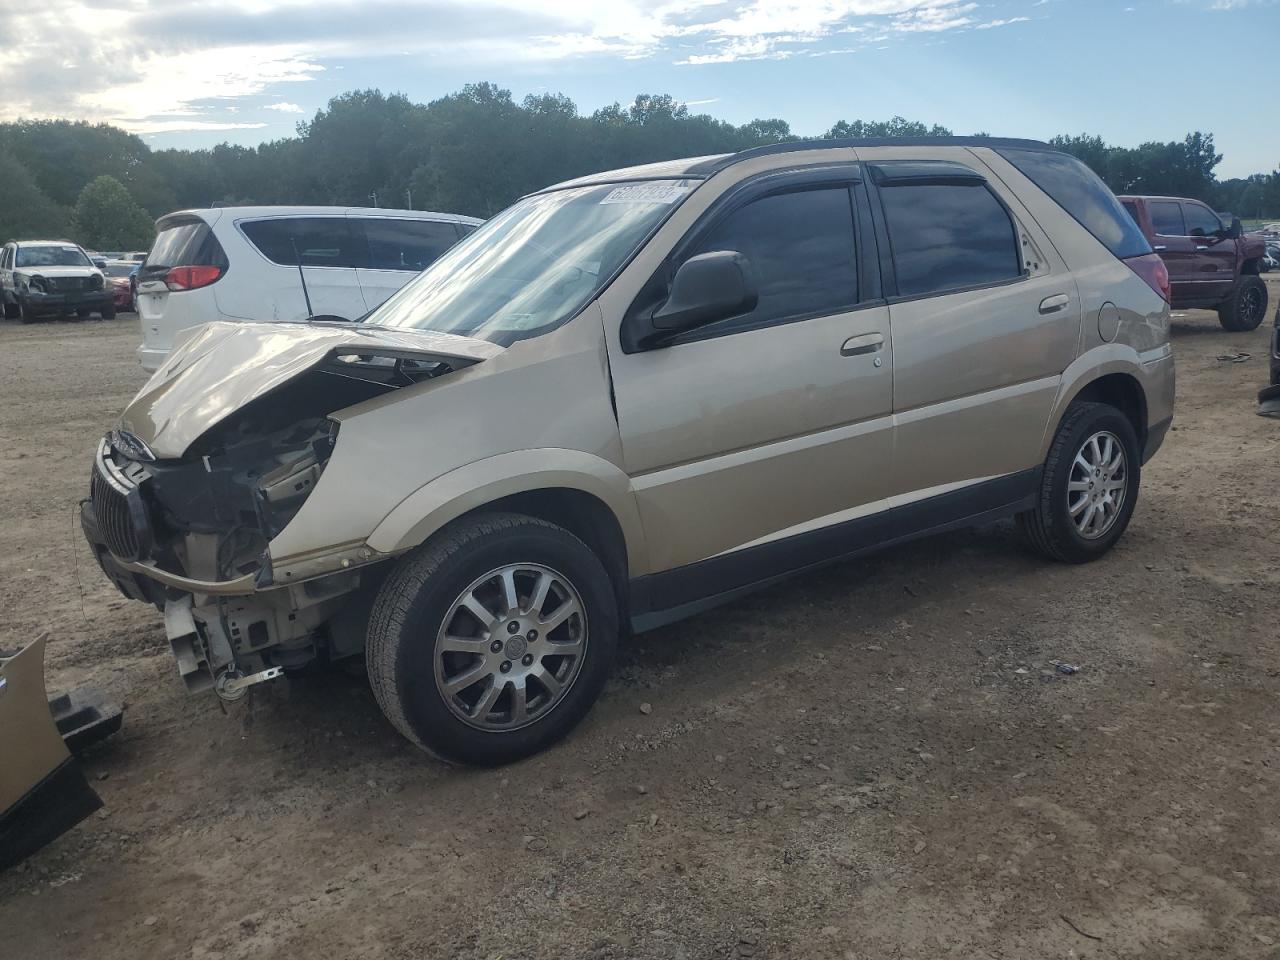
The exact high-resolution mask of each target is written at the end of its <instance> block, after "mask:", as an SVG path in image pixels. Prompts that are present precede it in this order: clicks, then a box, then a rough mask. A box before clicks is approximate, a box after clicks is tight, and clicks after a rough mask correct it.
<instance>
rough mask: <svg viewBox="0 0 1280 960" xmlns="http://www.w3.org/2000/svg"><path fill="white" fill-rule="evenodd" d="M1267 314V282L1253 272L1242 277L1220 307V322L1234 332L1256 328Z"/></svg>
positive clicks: (1244, 331)
mask: <svg viewBox="0 0 1280 960" xmlns="http://www.w3.org/2000/svg"><path fill="white" fill-rule="evenodd" d="M1266 315H1267V284H1266V282H1265V281H1264V280H1263V279H1262V278H1261V277H1258V276H1254V275H1253V274H1248V275H1246V276H1243V277H1241V278H1240V282H1239V283H1237V284H1236V286H1235V289H1234V290H1232V291H1231V296H1230V297H1229V298H1228V299H1227V301H1226V302H1225V303H1224V304H1223V305H1222V306H1220V307H1218V322H1219V323H1220V324H1222V329H1223V330H1229V331H1231V332H1232V333H1247V332H1248V331H1250V330H1256V329H1257V328H1258V324H1260V323H1261V322H1262V318H1263V317H1265V316H1266Z"/></svg>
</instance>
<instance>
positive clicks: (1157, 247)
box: [1151, 243, 1169, 250]
mask: <svg viewBox="0 0 1280 960" xmlns="http://www.w3.org/2000/svg"><path fill="white" fill-rule="evenodd" d="M1151 249H1152V250H1168V249H1169V248H1168V247H1166V246H1165V245H1164V244H1163V243H1157V244H1156V245H1155V246H1154V247H1152V248H1151Z"/></svg>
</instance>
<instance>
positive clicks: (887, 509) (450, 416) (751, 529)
mask: <svg viewBox="0 0 1280 960" xmlns="http://www.w3.org/2000/svg"><path fill="white" fill-rule="evenodd" d="M1168 297H1169V285H1168V274H1167V273H1166V272H1165V268H1164V265H1163V263H1162V262H1161V261H1160V258H1159V257H1157V256H1156V255H1155V254H1153V253H1152V251H1151V247H1150V246H1149V245H1148V243H1147V240H1146V239H1145V237H1144V236H1143V234H1142V232H1141V231H1140V230H1139V229H1138V227H1137V225H1136V224H1135V223H1134V222H1133V220H1132V219H1131V218H1130V217H1129V216H1128V214H1127V213H1126V212H1125V211H1124V209H1123V208H1122V207H1121V206H1120V204H1119V203H1118V202H1117V201H1116V199H1115V197H1114V196H1112V194H1111V193H1110V192H1109V191H1108V190H1107V188H1106V187H1105V186H1104V185H1103V184H1102V182H1101V181H1100V180H1098V178H1097V177H1095V176H1094V175H1093V174H1092V173H1090V172H1089V170H1088V169H1087V168H1086V167H1085V166H1084V165H1082V164H1081V163H1080V162H1078V161H1077V160H1075V159H1073V158H1071V157H1069V156H1066V155H1064V154H1061V153H1058V152H1055V151H1053V150H1052V149H1050V148H1049V147H1047V146H1045V145H1044V144H1041V143H1034V142H1030V141H1022V140H994V139H986V138H973V139H951V138H947V139H926V140H899V141H867V140H863V141H839V140H832V141H821V142H801V143H789V144H780V145H776V146H769V147H763V148H759V149H755V150H748V151H746V152H743V153H738V154H734V155H731V156H715V157H699V158H695V159H690V160H676V161H671V162H667V163H659V164H652V165H649V166H643V167H634V168H630V169H626V170H614V171H610V172H607V173H600V174H596V175H594V176H590V177H583V178H581V179H578V180H573V181H570V182H567V183H562V184H559V185H557V186H553V187H548V188H547V189H545V190H543V191H540V192H539V193H536V194H532V195H531V196H528V197H525V198H524V199H522V200H520V201H519V202H517V203H515V204H514V205H512V206H511V207H509V208H508V209H507V210H505V211H503V212H502V213H500V214H498V215H497V216H495V217H494V218H493V219H491V220H489V221H488V222H487V223H485V224H484V225H483V226H482V227H480V228H479V229H478V230H477V231H476V232H475V233H473V234H472V235H471V236H470V237H468V238H467V239H465V240H464V241H462V242H461V243H459V244H458V245H457V246H456V247H454V248H453V249H452V250H450V251H449V252H448V253H447V254H445V255H444V256H443V257H441V258H440V259H439V260H438V261H436V263H434V264H433V265H432V266H431V267H430V268H428V269H427V270H426V271H425V272H424V273H422V274H420V275H419V276H418V277H417V278H416V279H415V280H413V281H412V282H410V283H409V284H408V285H407V286H405V287H404V288H403V289H401V290H400V291H399V292H398V293H397V294H395V295H394V296H392V297H391V299H390V300H388V301H387V302H386V303H385V304H384V305H383V306H381V307H379V308H378V309H377V310H375V311H374V312H373V313H372V314H371V315H370V316H368V317H367V318H366V319H365V320H364V322H359V323H350V322H340V321H337V320H326V319H325V318H323V317H314V318H312V319H311V320H310V321H308V322H305V323H272V324H250V323H230V322H218V323H210V324H207V325H205V326H203V327H199V328H197V329H195V330H192V331H190V332H189V333H188V334H187V335H186V336H185V338H184V339H182V340H181V341H180V342H179V343H178V344H177V345H176V346H175V349H174V351H173V353H172V354H171V356H170V357H169V358H168V359H167V360H166V362H165V364H164V365H163V366H162V367H161V369H160V370H158V371H157V372H156V374H155V375H154V377H153V378H152V379H151V381H150V382H149V383H147V385H146V386H145V387H144V388H143V389H142V390H141V392H139V394H138V396H137V397H136V398H135V399H134V400H133V402H132V403H131V404H130V405H129V407H128V408H127V409H126V410H125V411H124V414H123V415H122V417H121V419H120V423H119V426H118V428H117V429H116V430H113V431H112V432H111V433H110V434H109V435H108V436H107V437H106V438H105V439H104V440H103V441H102V443H101V444H100V445H99V448H98V451H97V456H96V462H95V464H94V467H93V473H92V489H91V498H90V500H89V501H88V502H87V504H86V507H85V509H84V511H83V514H82V518H83V524H84V528H85V532H86V535H87V536H88V539H89V541H90V543H91V544H93V546H94V549H95V551H96V553H97V556H98V558H99V560H100V562H101V564H102V567H103V569H104V570H105V571H106V573H107V575H108V576H109V577H111V579H112V580H114V581H115V582H116V584H117V585H118V586H119V587H120V589H121V590H122V591H123V592H124V593H125V594H126V596H130V597H134V598H137V599H140V600H146V601H150V602H152V603H155V604H156V605H157V606H158V607H160V608H161V609H162V610H163V612H164V620H165V625H166V628H167V630H168V634H169V638H170V640H171V642H172V645H173V650H174V653H175V655H176V657H177V661H178V665H179V670H180V672H181V674H182V675H183V677H184V678H186V680H187V682H188V684H189V685H190V686H191V687H193V688H201V687H210V686H212V687H213V688H214V689H215V690H216V691H217V692H218V693H219V694H220V695H221V696H223V697H225V698H228V699H234V698H237V697H240V696H243V695H244V693H245V691H246V690H247V689H248V687H249V686H251V685H252V684H254V683H258V682H262V681H265V680H270V679H272V678H274V677H276V676H278V675H279V674H281V673H290V672H293V671H294V670H296V669H299V668H301V667H303V666H305V665H306V664H308V663H309V662H311V661H313V660H316V659H324V660H335V659H339V658H343V657H352V656H357V655H360V654H362V653H363V655H364V657H365V658H366V662H367V666H368V673H369V677H370V681H371V683H372V685H373V689H374V692H375V693H376V695H377V698H378V701H379V703H380V704H381V705H382V708H383V710H384V711H385V712H386V714H387V716H388V717H389V718H390V720H391V721H392V723H394V724H395V726H396V727H397V728H398V729H399V730H400V731H401V732H402V733H403V734H404V735H405V736H406V737H408V738H409V739H410V740H412V741H414V742H415V743H417V744H419V745H420V746H422V747H424V748H426V749H428V750H430V751H431V752H432V753H435V754H437V755H439V756H441V757H444V758H447V759H450V760H455V761H465V762H472V763H479V764H495V763H503V762H506V761H510V760H514V759H517V758H519V757H523V756H526V755H528V754H530V753H532V752H534V751H536V750H539V749H541V748H543V747H545V746H547V745H548V744H550V743H552V742H554V741H555V740H557V739H559V738H560V737H562V736H564V735H565V733H567V732H568V731H569V729H570V728H571V727H573V725H574V724H575V723H577V722H578V721H579V720H580V719H581V718H582V717H583V715H584V714H585V713H586V712H587V710H588V709H589V708H590V707H591V704H592V702H593V701H594V700H595V699H596V697H597V696H598V695H599V693H600V690H601V688H602V686H603V685H604V682H605V677H606V673H607V671H608V669H609V663H610V660H611V658H612V656H613V653H614V650H615V648H616V646H617V644H618V638H619V636H620V635H622V634H623V633H625V632H627V631H639V630H645V629H648V628H652V627H654V626H657V625H660V624H665V623H669V622H671V621H673V620H676V619H679V618H681V617H685V616H689V615H690V614H694V613H697V612H698V611H701V610H705V609H707V608H709V607H711V606H713V605H715V604H717V603H719V602H722V601H724V600H725V599H726V598H729V597H731V596H733V595H735V594H738V593H740V592H742V591H744V590H749V589H751V588H753V587H756V586H759V585H761V584H765V583H769V582H772V581H774V580H777V579H778V578H780V577H783V576H786V575H788V574H792V573H796V572H799V571H803V570H806V569H809V568H811V567H814V566H815V565H817V564H821V563H826V562H829V561H832V560H838V559H842V558H847V557H852V556H856V555H859V554H863V553H866V552H868V551H870V550H873V549H875V548H877V547H881V546H884V545H886V544H890V543H899V542H902V541H904V540H908V539H910V538H913V537H919V536H923V535H927V534H930V533H933V532H936V531H939V530H944V529H950V528H954V527H958V526H963V525H968V524H975V523H983V522H987V521H990V520H994V519H996V518H1000V517H1015V518H1016V520H1017V524H1018V527H1019V528H1020V529H1021V530H1022V532H1023V533H1024V534H1025V535H1026V538H1027V540H1028V541H1029V542H1030V543H1031V544H1032V545H1033V546H1034V547H1035V548H1036V549H1037V550H1038V551H1039V552H1040V553H1042V554H1044V555H1046V556H1048V557H1050V558H1053V559H1055V560H1060V561H1066V562H1071V563H1079V562H1083V561H1087V560H1092V559H1094V558H1096V557H1099V556H1101V555H1102V554H1104V553H1106V552H1107V550H1109V549H1110V547H1111V546H1112V545H1113V544H1114V543H1115V542H1116V540H1117V539H1118V538H1119V537H1120V536H1121V534H1122V533H1123V532H1124V529H1125V527H1126V525H1127V524H1128V522H1129V518H1130V516H1131V515H1132V513H1133V509H1134V504H1135V501H1136V500H1137V497H1138V485H1139V475H1140V471H1141V468H1142V465H1143V464H1144V463H1145V462H1146V461H1147V459H1148V458H1150V457H1151V456H1152V454H1154V453H1155V451H1156V449H1157V448H1158V447H1159V446H1160V444H1161V441H1162V440H1163V438H1164V436H1165V432H1166V431H1167V430H1168V428H1169V424H1170V422H1171V420H1172V416H1173V396H1174V370H1173V357H1172V353H1171V350H1170V345H1169V306H1168Z"/></svg>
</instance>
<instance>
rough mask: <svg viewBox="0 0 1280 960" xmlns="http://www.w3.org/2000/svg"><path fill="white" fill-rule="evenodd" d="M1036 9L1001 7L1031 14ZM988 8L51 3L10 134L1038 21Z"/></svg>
mask: <svg viewBox="0 0 1280 960" xmlns="http://www.w3.org/2000/svg"><path fill="white" fill-rule="evenodd" d="M1027 2H1028V0H998V3H999V4H1003V5H1005V6H1008V5H1011V4H1015V3H1016V4H1018V5H1019V7H1021V8H1022V9H1025V7H1024V6H1022V5H1023V4H1025V3H1027ZM1202 2H1216V3H1239V2H1244V0H1202ZM977 6H978V5H977V3H975V2H970V0H612V2H610V3H597V2H590V0H562V2H561V3H560V4H558V5H551V4H548V3H547V2H546V0H223V2H221V3H219V4H218V5H217V6H216V7H214V6H211V5H209V4H208V3H207V2H206V0H165V2H164V3H161V2H160V0H45V2H44V3H43V4H41V5H30V4H28V5H26V6H25V7H24V8H21V9H18V10H17V11H16V12H13V13H10V14H9V15H8V16H9V19H8V21H7V22H6V26H7V27H8V28H9V32H10V33H11V34H12V35H14V36H21V37H23V43H22V44H13V45H5V46H0V90H3V91H4V97H3V98H0V119H5V118H12V117H16V116H32V117H40V116H59V117H72V118H84V119H91V120H109V121H112V122H118V123H120V124H121V125H122V126H124V127H126V129H130V130H134V131H137V132H154V131H155V130H165V131H171V130H180V129H186V130H202V129H203V130H210V129H239V128H243V126H244V125H243V124H240V123H236V122H235V120H234V118H233V117H231V112H232V108H233V107H234V106H235V102H236V101H238V100H240V99H241V98H246V97H260V96H262V95H264V94H266V95H268V96H270V97H271V98H272V99H274V100H276V101H277V102H273V103H270V104H267V105H266V106H265V107H264V108H263V109H267V110H272V111H276V112H279V113H282V114H302V113H305V112H306V109H304V107H302V106H300V105H299V104H298V103H296V102H294V99H295V98H286V97H285V95H284V93H283V91H282V90H281V89H280V88H281V86H282V85H284V84H298V83H305V82H307V81H309V80H313V79H315V77H316V76H317V75H318V74H320V73H321V72H322V71H324V70H325V69H327V68H328V69H334V70H341V69H343V64H342V63H335V62H334V61H338V60H357V59H361V58H368V59H373V58H381V57H385V56H386V53H387V51H388V50H395V51H403V52H404V54H405V56H406V57H407V58H414V57H418V58H421V59H423V60H430V61H431V62H432V63H433V64H434V65H437V66H453V67H458V66H466V67H468V68H471V67H475V68H477V69H480V70H483V69H484V68H485V67H486V66H496V67H498V68H502V69H510V68H511V67H512V65H519V64H521V63H524V64H528V63H531V62H532V63H535V64H551V63H555V62H558V61H564V60H568V59H574V58H587V57H594V58H601V57H604V58H622V59H644V58H660V59H663V60H665V62H667V63H672V64H687V65H700V64H701V65H706V64H723V63H731V62H734V61H739V60H759V59H786V58H788V57H793V56H797V55H802V54H803V55H830V54H831V53H837V52H855V51H857V50H860V49H865V48H866V47H868V46H872V45H879V44H884V43H887V42H891V41H892V39H893V38H895V37H903V36H907V35H911V34H933V35H938V34H945V33H948V32H951V31H957V30H971V29H974V28H980V29H988V28H991V27H995V26H1003V25H1004V24H1007V23H1016V22H1020V21H1022V20H1026V19H1027V18H1026V17H1023V16H1006V17H1004V18H1003V19H1000V18H998V17H997V18H996V19H988V18H979V19H983V20H985V22H978V20H977V19H975V17H974V12H975V10H976V9H977ZM1004 12H1006V11H1002V10H999V9H996V10H992V11H991V13H995V14H1001V13H1004ZM102 23H111V24H112V28H111V29H110V30H104V29H102V28H101V24H102ZM837 40H838V41H839V42H838V43H836V42H835V41H837ZM327 64H331V65H332V66H330V67H326V65H327ZM398 78H399V77H397V78H396V79H398ZM297 99H301V98H297ZM302 102H303V103H306V102H307V101H306V100H303V101H302ZM243 106H244V107H245V108H246V109H248V108H249V107H250V104H244V105H243ZM218 124H221V126H211V125H218Z"/></svg>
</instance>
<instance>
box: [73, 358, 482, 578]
mask: <svg viewBox="0 0 1280 960" xmlns="http://www.w3.org/2000/svg"><path fill="white" fill-rule="evenodd" d="M465 365H468V362H467V361H462V362H459V363H456V364H455V362H454V361H449V360H441V359H439V358H436V357H432V356H425V357H424V356H415V355H412V354H402V353H398V352H395V351H390V352H379V353H375V354H370V353H351V352H342V351H336V352H334V353H333V354H331V355H330V356H329V357H327V358H326V359H325V360H324V362H322V363H320V364H319V365H317V366H316V367H314V368H312V369H311V370H309V371H307V372H306V373H303V374H302V375H300V376H298V377H296V378H295V379H293V380H291V381H289V382H288V383H286V384H285V385H284V386H282V387H280V388H278V389H276V390H274V391H271V392H270V393H268V394H265V395H263V396H261V397H258V398H257V399H256V400H253V401H252V402H250V403H248V404H246V405H245V406H244V407H243V408H242V409H241V410H239V411H237V412H236V413H235V414H233V415H232V416H230V417H228V418H227V419H226V420H223V421H222V422H220V423H218V424H216V425H214V426H213V427H211V428H210V429H209V430H208V431H206V432H205V433H204V434H203V435H201V436H200V437H199V438H198V439H197V440H196V441H195V442H194V443H193V444H192V445H191V446H190V447H189V448H188V450H187V451H186V452H185V453H184V455H183V456H182V457H181V458H180V459H172V460H153V459H147V458H145V457H143V456H141V455H140V453H139V447H138V445H137V443H130V442H127V441H129V440H133V439H134V438H132V437H131V435H129V434H127V433H124V432H122V431H113V432H112V434H110V435H108V437H107V439H106V440H104V441H103V443H102V445H101V446H100V447H99V451H98V458H97V463H96V464H95V468H94V473H93V478H92V482H91V485H90V500H91V502H92V505H93V511H94V513H95V515H96V517H97V521H98V524H97V525H98V528H99V529H100V531H101V533H102V536H103V539H104V540H105V541H106V545H107V547H108V549H109V551H110V552H111V553H112V554H114V555H115V556H116V557H118V558H119V559H121V560H125V561H130V562H149V563H154V564H155V565H156V566H158V567H160V568H161V569H162V570H165V571H168V572H170V573H174V574H178V575H180V576H183V577H188V578H191V579H195V580H203V581H223V580H231V579H235V578H238V577H242V576H244V575H246V574H253V573H259V572H263V573H264V574H265V576H266V579H267V581H269V578H270V570H269V569H267V570H265V571H264V569H263V568H264V566H265V565H266V555H267V547H268V544H269V543H270V542H271V540H272V539H274V538H275V537H276V536H277V535H278V534H279V533H280V532H281V531H282V530H283V529H284V528H285V526H286V525H287V524H288V523H289V521H290V520H292V519H293V517H294V515H295V514H296V513H297V512H298V510H299V509H300V508H301V507H302V505H303V503H305V502H306V499H307V497H308V496H309V495H310V494H311V491H312V490H314V489H315V486H316V484H317V483H318V482H319V480H320V477H321V475H322V474H323V472H324V468H325V465H326V464H327V462H328V460H329V457H330V455H331V454H332V452H333V448H334V444H335V443H336V440H337V431H338V425H337V423H336V422H334V421H332V420H330V419H328V415H329V414H330V413H332V412H333V411H335V410H340V409H343V408H344V407H349V406H352V405H354V404H357V403H360V402H362V401H365V400H369V399H372V398H374V397H377V396H380V395H382V394H384V393H387V392H390V391H392V390H395V389H397V388H399V387H405V386H411V385H413V384H417V383H420V382H422V381H424V380H429V379H433V378H434V377H437V376H440V375H442V374H445V373H449V372H452V371H453V370H454V369H456V367H457V366H465ZM141 449H143V450H145V449H146V448H145V445H142V447H141ZM261 579H262V578H260V580H261ZM263 585H265V583H263Z"/></svg>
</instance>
